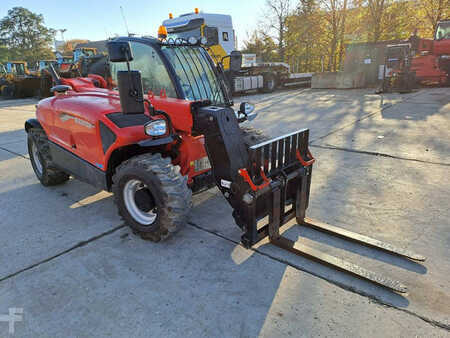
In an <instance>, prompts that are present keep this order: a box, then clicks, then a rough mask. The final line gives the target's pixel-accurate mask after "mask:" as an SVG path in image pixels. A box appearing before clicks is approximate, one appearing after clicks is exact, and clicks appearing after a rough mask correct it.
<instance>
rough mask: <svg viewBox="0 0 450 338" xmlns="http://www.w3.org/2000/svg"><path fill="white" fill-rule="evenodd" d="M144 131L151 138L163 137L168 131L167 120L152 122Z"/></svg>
mask: <svg viewBox="0 0 450 338" xmlns="http://www.w3.org/2000/svg"><path fill="white" fill-rule="evenodd" d="M144 131H145V133H146V134H147V135H150V136H162V135H164V134H165V133H166V131H167V123H166V120H155V121H151V122H149V123H147V124H146V125H145V126H144Z"/></svg>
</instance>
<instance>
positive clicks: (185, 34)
mask: <svg viewBox="0 0 450 338" xmlns="http://www.w3.org/2000/svg"><path fill="white" fill-rule="evenodd" d="M191 36H193V37H196V38H197V39H200V37H201V33H200V27H198V28H195V29H191V30H187V31H179V32H170V33H169V34H168V36H167V38H168V39H174V40H175V39H184V40H186V41H187V40H188V39H189V38H190V37H191Z"/></svg>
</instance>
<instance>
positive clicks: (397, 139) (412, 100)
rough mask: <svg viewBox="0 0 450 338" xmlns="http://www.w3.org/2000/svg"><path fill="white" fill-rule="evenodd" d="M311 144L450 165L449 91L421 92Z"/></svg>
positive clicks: (444, 89) (434, 89)
mask: <svg viewBox="0 0 450 338" xmlns="http://www.w3.org/2000/svg"><path fill="white" fill-rule="evenodd" d="M412 95H413V94H410V96H409V97H408V98H407V99H406V100H404V101H403V102H399V103H397V104H395V105H394V106H391V107H389V108H387V109H385V110H383V111H382V113H381V114H375V115H373V116H370V117H369V118H367V119H364V120H362V121H360V122H357V123H355V124H352V125H350V126H348V127H346V128H344V129H342V130H339V131H337V132H335V133H333V134H331V135H329V136H327V137H325V138H323V139H321V140H318V141H317V142H314V144H318V145H321V146H331V147H339V148H344V149H352V150H361V151H369V152H375V153H382V154H388V155H393V156H397V157H403V158H410V159H418V160H421V161H430V162H437V163H446V164H448V165H450V160H449V157H448V155H449V154H450V146H449V142H448V141H449V140H448V134H449V129H450V91H449V90H448V88H433V89H428V90H421V91H419V92H417V93H414V95H413V96H412Z"/></svg>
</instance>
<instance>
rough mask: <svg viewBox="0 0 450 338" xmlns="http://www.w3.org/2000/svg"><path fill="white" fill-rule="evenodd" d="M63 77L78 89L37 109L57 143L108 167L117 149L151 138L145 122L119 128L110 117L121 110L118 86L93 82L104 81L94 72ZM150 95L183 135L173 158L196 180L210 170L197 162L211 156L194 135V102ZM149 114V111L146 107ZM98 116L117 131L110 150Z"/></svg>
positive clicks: (40, 104) (87, 159) (153, 103)
mask: <svg viewBox="0 0 450 338" xmlns="http://www.w3.org/2000/svg"><path fill="white" fill-rule="evenodd" d="M61 80H62V83H63V84H67V85H70V86H71V87H72V88H73V90H69V91H68V92H66V93H65V94H58V95H56V96H53V97H49V98H47V99H44V100H42V101H40V102H39V104H38V105H37V111H36V116H37V119H38V120H39V121H40V123H41V125H42V127H43V128H44V130H45V132H46V134H47V135H48V138H49V140H51V141H52V142H54V143H56V144H58V145H60V146H62V147H64V148H65V149H67V150H69V151H70V152H72V153H73V154H75V155H77V156H78V157H80V158H82V159H84V160H86V161H87V162H89V163H91V164H92V165H94V166H96V167H97V168H99V169H101V170H103V171H106V170H107V168H108V160H109V158H110V156H111V154H112V152H113V151H114V150H116V149H119V148H121V147H124V146H128V145H132V144H136V143H137V142H139V141H142V140H146V139H149V138H151V137H150V136H148V135H146V134H145V132H144V127H143V126H142V125H139V126H131V127H125V128H119V127H117V126H116V125H115V124H114V123H113V122H112V121H110V120H109V119H108V117H106V116H105V115H106V114H109V113H117V112H121V111H122V109H121V106H120V98H119V94H118V92H117V91H114V90H109V89H104V88H98V87H96V86H95V85H94V83H96V84H97V85H98V84H99V83H98V79H96V78H95V77H92V78H91V77H88V78H76V79H61ZM96 80H97V81H96ZM149 100H150V102H151V103H152V105H153V106H154V108H155V109H156V110H162V111H165V112H166V113H167V114H168V115H169V116H170V118H171V120H172V124H173V126H174V128H175V130H176V131H177V132H178V133H179V134H180V136H181V138H182V141H181V144H180V148H179V150H180V155H179V157H178V158H176V159H174V164H178V165H180V167H181V172H182V173H183V174H184V175H186V174H188V175H189V180H190V181H192V177H193V176H196V175H199V174H201V173H203V172H205V171H206V170H204V171H201V172H194V168H193V161H195V160H197V159H200V158H202V157H205V156H207V155H206V151H205V148H204V141H203V136H197V137H193V136H191V130H192V125H193V120H192V114H191V103H192V102H190V101H186V100H179V99H172V98H161V97H158V96H151V97H150V98H149ZM145 114H147V115H148V116H149V114H148V113H147V112H146V113H145ZM150 118H155V117H150ZM99 121H101V122H103V123H104V124H105V125H106V126H107V127H108V128H110V129H111V130H112V131H113V132H114V134H115V135H116V140H115V142H114V143H113V144H112V145H111V146H110V147H109V148H108V150H107V152H106V154H104V153H103V148H102V141H101V136H100V129H99V128H100V127H99ZM168 147H170V145H169V146H168Z"/></svg>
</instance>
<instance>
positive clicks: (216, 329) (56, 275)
mask: <svg viewBox="0 0 450 338" xmlns="http://www.w3.org/2000/svg"><path fill="white" fill-rule="evenodd" d="M247 99H250V101H258V100H259V101H260V103H259V104H258V109H259V110H260V111H261V114H260V116H259V117H258V118H257V119H256V120H255V121H254V125H256V126H257V127H260V128H263V129H264V130H266V131H267V132H268V134H273V135H279V134H281V133H283V132H287V131H289V130H293V129H295V128H297V127H300V128H301V127H309V128H310V129H311V139H312V145H313V147H312V151H313V153H314V155H315V156H316V157H317V158H318V162H317V165H315V168H314V173H313V185H312V193H311V203H310V208H309V210H308V213H309V215H310V216H312V217H315V218H318V219H321V220H322V221H326V222H329V223H332V224H336V225H339V226H342V227H346V228H348V229H350V230H352V231H357V232H360V233H364V234H367V235H370V236H372V237H375V238H378V239H381V240H385V241H387V242H390V243H392V244H396V245H398V246H400V247H405V248H408V249H411V250H413V251H417V252H418V253H421V254H424V255H426V256H428V260H427V261H426V262H425V263H424V264H417V263H412V262H410V261H408V260H404V259H400V258H396V257H393V256H391V255H387V254H383V253H380V252H378V251H375V250H372V249H368V248H361V247H359V246H357V245H354V244H352V243H348V242H346V241H343V240H340V239H336V238H333V237H331V236H327V235H323V234H320V233H317V232H315V231H313V230H309V229H304V228H300V227H298V226H294V225H295V223H294V222H293V223H292V226H291V227H289V229H288V230H287V236H288V237H290V238H292V239H297V238H299V237H301V238H302V239H303V240H304V242H305V244H307V245H310V246H314V247H317V248H320V249H321V250H323V251H325V252H328V253H331V254H334V255H337V256H340V257H344V258H345V259H348V260H350V261H353V262H355V263H357V264H360V265H362V266H364V267H367V268H369V269H372V270H374V271H377V272H380V273H382V274H383V275H386V276H389V277H392V278H394V279H398V280H400V281H402V282H404V283H405V284H407V285H408V287H409V293H408V294H406V295H399V294H396V293H392V292H389V291H387V290H384V289H382V288H380V287H376V286H374V285H372V284H369V283H365V282H363V281H361V280H358V279H356V278H353V277H351V276H348V275H346V274H344V273H340V272H337V271H334V270H332V269H329V268H326V267H324V266H322V265H320V264H316V263H313V262H311V261H309V260H307V259H303V258H301V257H297V256H293V255H290V254H288V253H285V252H284V251H282V250H280V249H277V248H276V247H273V246H272V245H270V244H267V243H262V244H261V245H260V246H258V247H257V248H255V250H246V249H244V248H242V247H241V246H240V245H238V244H237V243H238V241H239V237H240V233H239V229H238V228H237V227H236V226H235V225H234V224H233V221H232V217H231V213H230V208H229V207H228V205H227V204H226V203H225V200H224V199H223V198H222V197H221V196H220V195H218V194H217V190H215V189H212V190H210V191H208V192H205V193H202V194H200V195H197V196H195V199H194V205H195V207H194V209H193V212H192V215H191V218H190V222H189V224H187V225H186V227H185V228H184V229H182V230H181V231H180V232H179V233H177V234H176V236H174V237H173V238H171V239H169V240H168V241H166V242H164V243H159V244H153V243H149V242H144V241H142V240H140V239H139V238H136V237H135V236H134V235H132V234H131V233H130V231H129V230H128V228H125V227H123V226H122V222H121V220H120V219H119V217H118V216H117V213H116V210H115V207H114V205H113V202H112V198H111V196H110V194H108V193H106V192H99V191H97V190H95V189H93V188H92V187H90V186H88V185H85V184H84V183H81V182H78V181H75V180H70V181H69V182H68V183H66V184H64V185H62V186H58V187H54V188H50V189H48V188H44V187H42V186H40V185H39V184H38V181H37V179H36V178H35V177H34V173H33V172H32V169H31V166H30V164H29V160H28V159H27V158H26V157H27V155H26V143H25V133H24V132H23V131H22V129H23V122H24V120H26V119H27V118H29V117H31V116H33V114H34V106H33V104H34V102H32V101H25V102H19V104H21V105H18V106H16V105H14V102H13V101H9V103H11V105H12V106H11V107H9V108H8V107H5V106H6V105H9V103H8V104H6V103H5V102H2V101H0V202H1V205H2V208H1V209H0V231H1V232H2V236H1V239H0V259H1V261H2V264H1V265H0V315H1V314H6V313H7V312H8V308H10V307H21V308H23V309H24V310H23V311H24V315H23V321H22V322H18V323H16V324H15V329H16V330H15V335H16V336H20V337H22V336H25V337H36V336H48V337H50V336H52V337H53V336H137V337H139V336H192V337H199V336H223V337H237V336H243V337H254V336H258V335H259V336H362V337H378V336H379V337H409V336H422V337H432V336H434V337H445V336H450V335H449V328H450V323H449V318H450V308H449V306H448V304H449V291H450V290H449V288H450V286H449V283H448V276H449V275H450V265H449V261H448V252H449V249H450V237H449V235H448V227H449V222H448V219H449V216H450V214H449V213H450V212H449V208H448V201H447V199H448V195H449V192H450V187H449V185H448V183H447V182H446V181H447V180H448V176H449V172H450V168H449V166H447V165H446V164H447V163H448V155H449V154H450V151H449V149H448V147H447V146H448V144H449V138H450V135H449V134H448V132H447V133H445V131H446V130H447V131H448V127H449V126H450V116H449V115H448V106H449V102H450V99H449V96H448V89H447V92H446V89H431V90H422V91H420V92H418V93H413V94H408V95H406V96H403V95H396V94H391V95H386V96H385V97H383V98H381V97H380V96H378V95H372V94H371V93H370V92H369V91H361V90H355V91H353V90H352V91H314V90H290V91H283V92H278V93H273V94H269V95H254V96H250V97H248V98H247V97H241V98H239V100H242V101H243V100H247ZM239 100H236V101H239ZM423 102H424V103H423ZM406 110H408V114H411V116H415V117H416V118H414V119H409V118H408V119H398V118H396V119H393V118H389V116H396V117H397V116H399V115H401V114H403V115H406V113H405V111H406ZM408 116H409V115H408ZM392 120H395V121H392ZM366 124H367V125H366ZM446 128H447V129H446ZM423 129H425V130H429V132H428V133H427V138H426V139H425V138H424V139H421V138H420V131H421V130H423ZM432 130H437V132H436V134H434V133H433V132H432ZM380 135H383V136H384V137H383V138H378V136H380ZM410 137H411V138H410ZM352 138H353V139H354V140H356V141H353V142H350V141H349V140H351V139H352ZM378 140H381V141H382V143H381V145H380V144H379V143H376V142H377V141H378ZM400 144H401V146H400ZM446 145H447V146H446ZM420 147H425V148H428V149H429V150H430V149H431V152H430V151H428V153H430V154H432V156H429V154H425V155H423V154H422V152H421V151H419V150H418V149H419V148H420ZM335 148H339V149H341V150H336V149H335ZM380 153H383V155H389V156H390V157H388V156H380V155H379V154H380ZM375 154H378V156H376V155H375ZM399 157H401V158H406V159H399ZM416 160H420V162H419V161H416ZM305 271H306V272H305ZM7 331H8V324H7V323H2V322H0V336H3V335H6V334H7Z"/></svg>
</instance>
